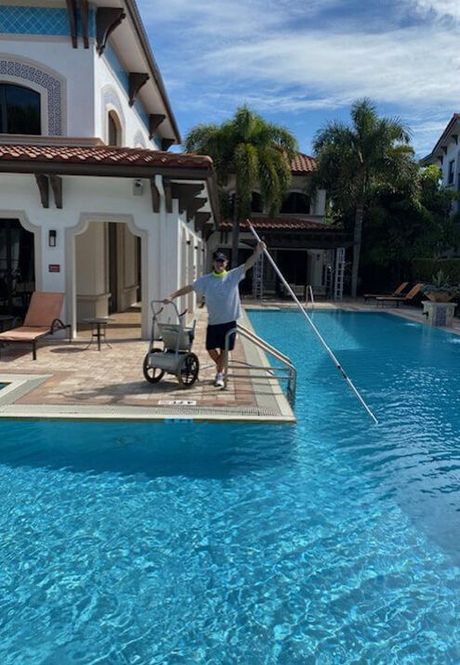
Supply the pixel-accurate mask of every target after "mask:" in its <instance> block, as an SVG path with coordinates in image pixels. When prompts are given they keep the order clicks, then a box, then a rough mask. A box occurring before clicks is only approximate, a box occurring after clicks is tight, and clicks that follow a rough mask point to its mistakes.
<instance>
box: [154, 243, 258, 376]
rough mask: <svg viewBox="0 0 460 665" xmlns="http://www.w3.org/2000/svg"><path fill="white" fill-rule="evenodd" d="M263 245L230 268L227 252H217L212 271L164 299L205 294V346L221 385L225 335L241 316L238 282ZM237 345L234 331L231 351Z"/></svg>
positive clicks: (230, 345)
mask: <svg viewBox="0 0 460 665" xmlns="http://www.w3.org/2000/svg"><path fill="white" fill-rule="evenodd" d="M264 248H265V243H263V242H259V243H258V244H257V246H256V248H255V250H254V253H253V254H252V255H251V256H250V257H249V258H248V260H247V261H246V263H243V264H242V265H240V266H238V267H237V268H233V270H228V271H227V265H228V259H227V257H226V256H225V254H223V253H222V252H214V254H213V264H212V265H213V271H212V272H210V273H208V274H207V275H203V276H202V277H198V279H196V280H195V281H194V282H193V283H192V284H187V286H183V287H182V288H181V289H178V290H177V291H174V293H171V295H170V296H168V297H167V298H165V299H164V300H163V302H164V303H168V302H170V301H171V300H174V298H178V297H179V296H185V295H186V294H187V293H190V292H191V291H195V293H196V294H197V295H198V296H199V297H202V296H204V298H205V300H206V307H207V309H208V328H207V330H206V350H207V352H208V353H209V355H210V356H211V358H212V359H213V361H214V362H215V363H216V378H215V381H214V385H215V386H216V387H218V388H223V386H224V374H223V372H224V367H225V361H226V356H225V354H226V351H225V335H226V334H227V332H228V331H229V330H231V329H232V328H235V327H236V321H237V319H239V317H240V316H241V306H240V292H239V283H240V282H241V280H242V279H244V276H245V274H246V271H247V270H249V268H252V266H253V265H254V263H255V262H256V261H257V259H258V257H259V255H260V254H261V253H262V252H263V251H264ZM234 346H235V335H234V334H233V335H230V337H229V344H228V349H229V350H230V351H231V350H232V349H233V347H234Z"/></svg>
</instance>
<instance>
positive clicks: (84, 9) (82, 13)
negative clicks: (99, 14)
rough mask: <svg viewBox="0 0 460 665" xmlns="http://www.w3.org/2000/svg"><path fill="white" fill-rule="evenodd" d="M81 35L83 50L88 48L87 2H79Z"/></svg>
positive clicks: (85, 0)
mask: <svg viewBox="0 0 460 665" xmlns="http://www.w3.org/2000/svg"><path fill="white" fill-rule="evenodd" d="M80 19H81V34H82V37H83V46H84V48H89V27H88V25H89V24H88V0H80Z"/></svg>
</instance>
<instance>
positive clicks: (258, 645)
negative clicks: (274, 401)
mask: <svg viewBox="0 0 460 665" xmlns="http://www.w3.org/2000/svg"><path fill="white" fill-rule="evenodd" d="M314 316H315V323H317V325H318V326H319V327H320V329H321V330H322V331H323V332H324V333H325V335H326V337H327V341H328V343H329V344H330V345H331V347H332V349H333V350H334V352H335V353H336V354H337V355H338V357H339V360H340V361H341V362H342V364H343V366H344V368H345V369H346V371H347V372H348V374H349V375H350V377H351V378H352V379H353V381H354V382H355V383H356V385H357V387H358V388H359V389H360V390H362V392H363V394H364V395H365V397H366V399H367V401H368V402H369V404H370V406H371V408H372V409H373V411H374V412H375V413H376V415H377V417H378V418H379V420H380V424H379V425H378V426H373V425H372V424H371V422H370V421H369V417H368V416H367V414H366V413H365V412H364V410H362V408H361V407H360V406H359V404H358V403H357V402H356V400H355V398H354V397H353V395H352V394H351V392H350V391H349V390H348V388H347V387H346V384H345V382H344V381H343V379H342V378H341V377H340V375H339V373H338V372H337V370H336V369H335V368H334V366H333V365H332V363H331V362H330V360H329V358H328V357H327V356H326V354H325V352H324V351H323V349H322V348H321V347H320V346H319V344H318V342H317V341H316V338H314V336H313V334H312V333H310V331H309V330H308V329H307V327H306V325H305V322H304V319H303V318H302V317H301V315H299V314H297V313H295V312H252V313H251V319H252V321H253V324H254V325H255V327H256V329H257V331H258V332H259V333H263V335H264V336H265V337H266V338H267V340H268V341H269V342H271V343H274V344H275V345H277V346H278V347H279V348H280V349H281V350H283V351H285V352H287V353H288V354H289V355H290V356H291V357H292V358H293V360H294V361H295V363H296V365H297V367H298V369H299V388H298V395H297V415H298V424H297V425H295V426H286V425H276V426H274V425H270V426H266V425H246V426H244V425H220V424H211V423H191V422H173V423H168V424H167V425H165V424H158V423H151V424H150V423H149V424H140V423H139V424H135V423H127V424H120V423H114V422H108V423H89V422H75V423H71V424H70V423H65V422H52V423H51V422H46V421H37V422H33V421H28V422H20V421H9V422H5V421H0V481H1V484H0V487H1V491H2V511H1V513H0V533H1V535H2V538H1V544H0V585H1V594H0V603H1V610H0V659H1V662H2V663H4V664H8V665H10V664H11V665H12V664H14V665H19V664H20V665H24V663H27V665H29V664H33V665H35V663H46V664H47V665H51V664H56V665H67V664H74V663H85V665H87V664H89V663H94V664H96V663H104V664H106V663H107V664H114V665H118V664H119V663H120V664H126V663H136V664H137V663H139V664H142V665H143V664H149V665H150V664H157V663H158V664H160V663H161V664H162V665H164V664H168V665H170V664H179V663H180V664H182V663H183V664H187V665H188V664H189V663H206V664H208V663H209V664H216V665H217V664H219V665H222V664H223V663H225V664H227V663H235V664H238V665H243V664H244V665H246V664H248V665H259V664H264V665H271V664H275V663H276V664H282V665H305V664H306V663H307V664H308V663H312V664H313V663H315V664H316V663H318V664H320V665H323V664H334V665H335V664H337V663H340V665H342V664H343V663H358V662H360V663H385V664H387V663H397V664H398V665H399V664H401V663H417V664H418V663H430V665H431V664H432V663H435V664H437V663H439V664H441V663H442V664H444V663H458V662H459V660H460V651H459V647H458V644H460V628H459V622H458V616H459V609H460V600H459V598H460V574H459V573H460V567H459V566H460V554H459V546H458V544H459V542H460V491H459V479H460V471H459V469H460V464H459V449H460V440H459V431H460V409H459V397H458V395H459V389H460V373H459V372H458V368H459V354H460V337H455V336H453V335H449V334H446V333H444V332H443V331H439V330H436V329H432V328H428V327H423V326H419V325H417V324H412V323H409V322H406V321H403V320H400V319H398V318H396V317H392V316H389V315H387V314H384V313H378V314H377V313H376V314H367V313H366V314H364V313H362V314H358V313H356V314H355V313H345V312H343V313H341V312H318V313H315V315H314ZM286 331H288V333H287V332H286Z"/></svg>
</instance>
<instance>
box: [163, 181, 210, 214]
mask: <svg viewBox="0 0 460 665" xmlns="http://www.w3.org/2000/svg"><path fill="white" fill-rule="evenodd" d="M203 189H204V184H202V183H194V182H189V183H186V182H184V183H178V182H173V183H172V184H171V196H172V197H173V199H178V200H179V212H184V210H186V209H187V208H188V207H189V205H190V204H191V202H192V201H193V199H194V198H195V196H196V195H197V194H200V193H201V192H202V191H203Z"/></svg>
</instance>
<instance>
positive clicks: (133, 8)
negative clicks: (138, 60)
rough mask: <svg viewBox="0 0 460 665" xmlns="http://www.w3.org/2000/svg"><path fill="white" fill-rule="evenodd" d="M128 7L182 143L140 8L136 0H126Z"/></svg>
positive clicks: (177, 140)
mask: <svg viewBox="0 0 460 665" xmlns="http://www.w3.org/2000/svg"><path fill="white" fill-rule="evenodd" d="M126 8H127V10H128V12H129V15H130V18H131V20H132V22H133V25H134V27H135V29H136V33H137V36H138V38H139V41H140V43H141V45H142V48H143V50H144V53H145V57H146V59H147V63H148V66H149V68H150V71H151V73H152V75H153V78H154V80H155V83H156V84H157V86H158V90H159V91H160V95H161V98H162V100H163V103H164V105H165V108H166V111H167V113H168V116H169V119H170V121H171V125H172V128H173V130H174V133H175V140H176V143H177V144H180V143H182V138H181V135H180V131H179V127H178V125H177V122H176V118H175V116H174V113H173V111H172V108H171V104H170V101H169V97H168V94H167V92H166V88H165V85H164V82H163V78H162V76H161V74H160V70H159V68H158V65H157V63H156V61H155V58H154V56H153V53H152V49H151V48H150V44H149V40H148V37H147V34H146V32H145V28H144V25H143V23H142V19H141V15H140V14H139V10H138V8H137V5H136V2H135V0H126Z"/></svg>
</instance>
